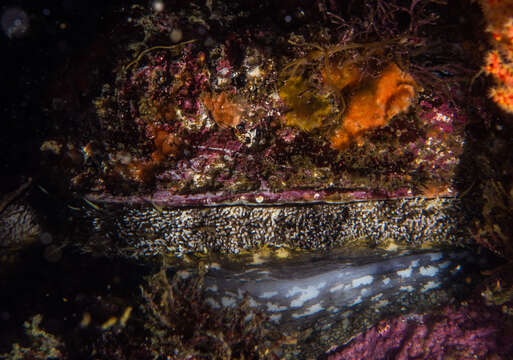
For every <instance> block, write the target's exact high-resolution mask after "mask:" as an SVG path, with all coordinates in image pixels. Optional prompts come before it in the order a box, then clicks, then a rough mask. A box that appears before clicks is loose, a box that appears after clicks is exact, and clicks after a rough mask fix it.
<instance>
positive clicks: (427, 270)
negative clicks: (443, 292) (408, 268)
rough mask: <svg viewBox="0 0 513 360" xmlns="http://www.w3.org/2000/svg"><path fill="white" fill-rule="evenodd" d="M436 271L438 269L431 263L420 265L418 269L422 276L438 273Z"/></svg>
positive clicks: (431, 275)
mask: <svg viewBox="0 0 513 360" xmlns="http://www.w3.org/2000/svg"><path fill="white" fill-rule="evenodd" d="M438 271H439V270H438V268H437V267H436V266H433V265H429V266H422V267H421V268H420V269H419V272H420V274H421V275H423V276H430V277H433V276H435V275H436V274H437V273H438Z"/></svg>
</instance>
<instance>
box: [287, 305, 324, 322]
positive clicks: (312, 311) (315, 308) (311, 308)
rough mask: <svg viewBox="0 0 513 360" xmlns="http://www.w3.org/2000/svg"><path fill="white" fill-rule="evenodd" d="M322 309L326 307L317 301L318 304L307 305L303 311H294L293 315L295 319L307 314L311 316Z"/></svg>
mask: <svg viewBox="0 0 513 360" xmlns="http://www.w3.org/2000/svg"><path fill="white" fill-rule="evenodd" d="M322 310H324V308H323V307H322V305H321V303H317V304H314V305H312V306H309V307H307V308H306V310H305V311H304V312H302V313H299V312H296V313H293V314H292V317H293V318H294V319H298V318H302V317H305V316H310V315H313V314H316V313H318V312H319V311H322Z"/></svg>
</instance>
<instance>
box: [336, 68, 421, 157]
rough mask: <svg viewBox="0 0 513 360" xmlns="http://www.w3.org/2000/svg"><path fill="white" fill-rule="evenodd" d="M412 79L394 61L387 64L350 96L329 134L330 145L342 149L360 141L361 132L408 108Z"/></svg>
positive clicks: (388, 119) (412, 97) (384, 122)
mask: <svg viewBox="0 0 513 360" xmlns="http://www.w3.org/2000/svg"><path fill="white" fill-rule="evenodd" d="M416 86H417V85H416V84H415V81H414V80H413V78H412V77H411V75H409V74H407V73H405V72H403V71H402V70H401V69H399V67H398V66H397V65H396V64H390V65H389V66H387V67H386V68H385V70H383V72H382V74H381V76H380V77H379V78H378V79H377V80H376V81H374V82H373V83H372V84H370V85H368V86H366V87H364V88H362V89H361V90H359V91H358V92H357V93H356V94H354V95H353V96H352V97H351V98H350V100H349V105H348V109H347V111H346V113H345V114H344V115H343V117H342V124H341V126H340V127H338V128H337V129H336V130H335V133H334V134H333V136H332V137H331V138H330V143H331V147H332V148H334V149H337V150H342V149H344V148H345V147H347V146H348V145H349V144H350V143H352V142H355V141H356V142H361V140H362V137H363V135H364V133H365V132H367V131H369V130H371V129H375V128H377V127H380V126H383V125H385V124H387V123H388V121H390V119H392V118H393V117H394V116H395V115H397V114H399V113H401V112H403V111H406V110H408V108H409V107H410V105H411V103H412V101H413V99H414V97H415V93H416V91H415V88H416Z"/></svg>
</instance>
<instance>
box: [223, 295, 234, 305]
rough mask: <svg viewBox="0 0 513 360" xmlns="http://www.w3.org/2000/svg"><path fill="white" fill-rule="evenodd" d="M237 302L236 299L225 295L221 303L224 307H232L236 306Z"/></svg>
mask: <svg viewBox="0 0 513 360" xmlns="http://www.w3.org/2000/svg"><path fill="white" fill-rule="evenodd" d="M235 303H236V300H235V299H234V298H232V297H228V296H223V297H222V298H221V304H222V305H223V306H224V307H232V306H234V305H235Z"/></svg>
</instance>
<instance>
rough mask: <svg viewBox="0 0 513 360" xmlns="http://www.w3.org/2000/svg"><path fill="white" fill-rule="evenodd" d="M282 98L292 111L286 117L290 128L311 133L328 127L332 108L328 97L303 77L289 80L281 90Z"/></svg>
mask: <svg viewBox="0 0 513 360" xmlns="http://www.w3.org/2000/svg"><path fill="white" fill-rule="evenodd" d="M279 94H280V98H281V99H282V101H284V102H285V104H287V106H288V107H289V108H290V110H289V111H288V112H287V113H286V114H285V115H284V119H285V123H286V124H287V125H288V126H295V127H297V128H299V129H301V130H303V131H311V130H313V129H316V128H319V127H321V126H323V125H324V126H326V120H327V118H328V116H329V114H330V113H331V112H332V106H331V104H330V101H329V98H328V97H327V96H326V95H324V96H323V95H320V94H319V93H318V91H317V90H316V89H315V88H312V87H310V86H309V85H308V83H307V81H306V80H305V79H304V78H303V77H301V76H294V77H291V78H289V79H288V80H287V81H285V83H284V84H283V86H282V87H281V88H280V90H279Z"/></svg>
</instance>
